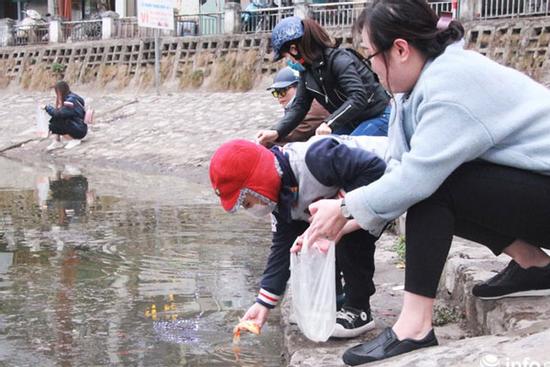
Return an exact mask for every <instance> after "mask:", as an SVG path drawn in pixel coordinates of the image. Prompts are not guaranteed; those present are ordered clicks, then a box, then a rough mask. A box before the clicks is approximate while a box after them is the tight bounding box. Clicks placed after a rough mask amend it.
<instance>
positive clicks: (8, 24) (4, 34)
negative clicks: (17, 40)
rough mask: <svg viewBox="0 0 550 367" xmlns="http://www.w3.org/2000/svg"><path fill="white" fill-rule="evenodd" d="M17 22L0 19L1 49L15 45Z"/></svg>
mask: <svg viewBox="0 0 550 367" xmlns="http://www.w3.org/2000/svg"><path fill="white" fill-rule="evenodd" d="M14 25H15V20H13V19H9V18H4V19H0V47H6V46H10V45H12V44H13V41H14V39H13V32H14Z"/></svg>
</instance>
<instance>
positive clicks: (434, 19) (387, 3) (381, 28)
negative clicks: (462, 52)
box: [355, 0, 464, 58]
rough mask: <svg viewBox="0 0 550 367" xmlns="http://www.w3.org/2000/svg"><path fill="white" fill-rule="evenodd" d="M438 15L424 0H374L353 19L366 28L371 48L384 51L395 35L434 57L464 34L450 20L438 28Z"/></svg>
mask: <svg viewBox="0 0 550 367" xmlns="http://www.w3.org/2000/svg"><path fill="white" fill-rule="evenodd" d="M438 21H439V17H438V16H437V14H435V12H434V11H433V10H432V8H431V7H430V5H429V4H428V2H427V1H426V0H375V1H374V2H373V3H372V4H371V5H370V6H368V7H367V8H365V9H364V10H363V11H362V12H361V15H359V17H358V18H357V20H356V26H355V28H356V29H358V30H363V29H366V30H367V32H368V34H369V39H370V42H371V44H372V45H373V46H374V48H376V50H374V51H381V52H383V51H386V50H389V49H390V48H391V47H392V46H393V41H395V39H397V38H401V39H404V40H406V41H407V42H408V43H409V44H410V45H412V46H413V47H414V48H416V49H417V50H419V51H420V52H421V53H422V54H423V55H424V56H425V57H427V58H435V57H437V56H439V55H441V54H442V53H443V51H445V48H446V47H447V46H448V45H450V44H452V43H454V42H456V41H458V40H460V39H461V38H462V37H463V36H464V28H463V27H462V24H460V23H459V22H458V21H456V20H453V21H451V22H450V23H449V25H448V27H441V29H438V27H437V23H438Z"/></svg>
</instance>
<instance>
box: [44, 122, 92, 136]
mask: <svg viewBox="0 0 550 367" xmlns="http://www.w3.org/2000/svg"><path fill="white" fill-rule="evenodd" d="M50 131H51V132H52V133H53V134H59V135H70V136H71V137H72V138H74V139H83V138H84V137H85V136H86V133H87V132H88V126H87V125H86V124H85V123H83V122H82V123H78V122H76V121H72V120H70V119H62V118H57V117H52V118H51V119H50Z"/></svg>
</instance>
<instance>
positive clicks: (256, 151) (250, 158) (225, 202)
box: [210, 139, 281, 211]
mask: <svg viewBox="0 0 550 367" xmlns="http://www.w3.org/2000/svg"><path fill="white" fill-rule="evenodd" d="M275 159H276V158H275V155H274V154H273V153H272V152H270V151H269V149H267V148H265V147H264V146H262V145H260V144H256V143H253V142H250V141H247V140H242V139H235V140H230V141H228V142H227V143H225V144H223V145H222V146H220V147H219V148H218V150H216V152H215V153H214V155H213V156H212V158H211V160H210V182H212V187H213V188H214V191H215V192H216V195H218V196H219V197H220V201H221V204H222V206H223V208H224V209H225V210H226V211H233V210H234V209H236V207H235V206H236V205H238V204H239V203H238V199H239V195H240V192H241V190H242V189H244V188H247V189H249V190H252V191H254V192H256V193H258V194H260V195H263V196H265V197H267V198H268V199H270V200H271V201H273V202H277V201H278V199H279V190H280V188H281V177H280V176H279V173H278V172H277V168H276V165H275V164H276V163H275Z"/></svg>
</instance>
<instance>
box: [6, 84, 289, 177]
mask: <svg viewBox="0 0 550 367" xmlns="http://www.w3.org/2000/svg"><path fill="white" fill-rule="evenodd" d="M75 91H76V92H77V93H79V92H80V93H79V94H82V95H83V96H84V97H86V100H87V105H90V106H91V107H93V108H94V109H95V111H96V122H95V123H94V124H93V125H91V132H90V133H89V134H88V136H87V137H86V138H85V139H84V141H83V143H82V144H81V145H80V146H77V147H75V148H73V149H71V150H65V149H60V150H55V151H52V152H46V150H45V148H46V146H47V145H48V144H49V142H50V141H49V140H47V139H42V140H40V139H37V137H36V134H35V133H34V132H33V129H34V127H35V115H36V108H37V106H42V105H45V104H46V103H52V102H53V100H54V98H53V96H52V95H53V93H52V94H49V93H48V94H46V93H42V94H37V93H34V94H22V93H14V94H10V93H9V92H4V93H3V95H0V96H1V97H0V121H2V122H3V123H2V125H3V126H2V131H3V134H1V136H0V151H1V150H3V149H5V148H6V147H9V146H12V145H14V144H17V143H20V142H23V141H26V140H28V139H36V140H33V141H31V142H29V143H27V144H24V145H23V146H22V147H19V148H16V149H10V150H8V151H7V152H5V153H4V154H6V155H7V156H10V157H25V158H26V159H46V160H52V159H53V160H61V161H73V162H82V163H95V164H101V165H107V166H114V167H121V168H128V169H138V170H143V171H157V172H161V173H168V174H177V175H183V174H186V175H189V173H190V171H193V168H194V167H202V166H205V165H207V163H208V161H209V159H210V156H211V155H212V153H213V152H214V150H215V149H216V147H218V146H219V145H220V144H221V143H223V142H224V141H226V140H229V139H231V138H236V137H240V138H248V139H253V138H254V136H255V134H256V132H257V131H258V130H259V129H262V128H268V127H270V126H271V125H273V124H274V123H275V122H276V121H277V119H278V118H279V117H280V116H282V110H281V108H280V106H279V105H278V103H277V101H276V100H275V99H274V98H273V97H272V96H271V94H270V93H269V92H267V91H265V90H257V91H252V92H247V93H206V92H192V93H169V94H163V95H161V96H157V95H155V94H154V93H153V94H143V95H132V94H130V93H127V92H125V93H122V94H114V93H113V94H109V93H107V94H99V93H97V92H93V93H89V92H83V91H80V90H78V89H76V90H75ZM195 171H196V170H195ZM200 171H204V172H205V170H204V169H202V170H200ZM193 172H194V171H193ZM203 178H204V177H203Z"/></svg>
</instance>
